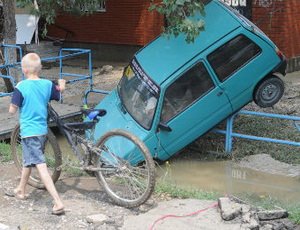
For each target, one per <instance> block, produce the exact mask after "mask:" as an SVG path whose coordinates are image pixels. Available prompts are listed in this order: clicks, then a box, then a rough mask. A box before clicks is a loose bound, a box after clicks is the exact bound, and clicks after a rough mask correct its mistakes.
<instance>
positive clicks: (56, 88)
mask: <svg viewBox="0 0 300 230" xmlns="http://www.w3.org/2000/svg"><path fill="white" fill-rule="evenodd" d="M57 82H58V85H56V84H54V83H52V90H51V96H50V100H56V101H59V100H60V98H61V92H63V91H64V90H65V87H66V86H65V85H66V80H64V79H59V80H58V81H57Z"/></svg>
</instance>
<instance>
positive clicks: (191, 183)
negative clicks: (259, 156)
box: [158, 159, 300, 203]
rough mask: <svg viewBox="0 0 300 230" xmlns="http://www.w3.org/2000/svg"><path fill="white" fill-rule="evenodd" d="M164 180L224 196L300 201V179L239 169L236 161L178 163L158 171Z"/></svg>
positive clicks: (182, 161)
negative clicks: (240, 195) (249, 196)
mask: <svg viewBox="0 0 300 230" xmlns="http://www.w3.org/2000/svg"><path fill="white" fill-rule="evenodd" d="M158 172H159V175H160V177H161V178H163V179H165V180H167V181H170V182H172V183H173V184H175V185H177V186H178V187H183V188H194V189H202V190H207V191H215V192H218V193H221V194H224V195H226V194H231V195H237V196H238V195H239V194H246V193H247V194H255V195H257V196H259V197H269V196H270V197H272V198H276V199H278V200H281V201H283V202H288V203H290V202H297V203H299V202H300V178H299V177H290V176H282V175H275V174H269V173H265V172H260V171H255V170H252V169H248V168H242V167H239V166H238V165H237V164H236V163H234V162H232V161H190V160H182V159H180V160H176V161H172V162H170V164H169V166H166V165H163V166H161V168H159V169H158Z"/></svg>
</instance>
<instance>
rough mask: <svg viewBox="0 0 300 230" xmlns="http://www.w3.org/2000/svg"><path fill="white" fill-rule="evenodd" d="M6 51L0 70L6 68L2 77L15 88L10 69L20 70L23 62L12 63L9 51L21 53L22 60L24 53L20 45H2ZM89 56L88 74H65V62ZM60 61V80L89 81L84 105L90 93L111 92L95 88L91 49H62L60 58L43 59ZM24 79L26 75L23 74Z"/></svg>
mask: <svg viewBox="0 0 300 230" xmlns="http://www.w3.org/2000/svg"><path fill="white" fill-rule="evenodd" d="M1 46H2V47H3V50H4V64H3V65H0V69H3V68H5V69H6V71H7V74H6V75H3V74H1V73H0V77H2V78H7V79H10V81H11V83H12V85H13V87H14V86H15V85H16V83H17V82H16V79H15V78H14V77H13V76H11V75H10V68H19V69H20V67H21V62H15V63H10V61H9V60H10V58H9V52H8V49H16V50H18V51H19V58H20V60H21V59H22V56H23V53H22V48H21V47H20V46H18V45H7V44H3V45H1ZM84 54H87V55H88V73H87V74H74V73H67V72H63V60H65V59H69V58H72V57H75V56H79V55H84ZM57 60H59V78H60V79H61V78H63V77H71V79H70V80H68V83H74V82H77V81H83V80H89V88H88V89H87V90H86V91H85V93H84V98H83V103H84V104H87V103H88V102H87V98H88V95H89V94H90V93H100V94H108V93H109V91H105V90H99V89H94V88H93V72H92V70H93V67H92V54H91V50H90V49H78V48H61V49H60V51H59V56H54V57H47V58H41V61H42V62H50V61H57ZM22 79H24V75H23V73H22ZM11 94H12V93H5V92H0V97H4V96H9V95H11Z"/></svg>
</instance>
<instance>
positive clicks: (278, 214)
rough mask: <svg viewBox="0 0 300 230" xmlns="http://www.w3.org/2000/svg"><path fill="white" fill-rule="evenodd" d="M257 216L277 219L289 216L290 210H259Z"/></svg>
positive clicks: (261, 218)
mask: <svg viewBox="0 0 300 230" xmlns="http://www.w3.org/2000/svg"><path fill="white" fill-rule="evenodd" d="M257 216H258V219H259V220H276V219H281V218H286V217H288V212H287V211H286V210H270V211H259V212H257Z"/></svg>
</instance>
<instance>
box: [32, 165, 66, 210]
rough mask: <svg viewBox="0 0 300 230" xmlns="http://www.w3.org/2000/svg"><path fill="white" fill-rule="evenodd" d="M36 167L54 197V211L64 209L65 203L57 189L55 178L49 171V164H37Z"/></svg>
mask: <svg viewBox="0 0 300 230" xmlns="http://www.w3.org/2000/svg"><path fill="white" fill-rule="evenodd" d="M36 168H37V170H38V172H39V174H40V177H41V179H42V181H43V183H44V185H45V187H46V189H47V190H48V192H49V193H50V195H51V196H52V198H53V200H54V207H53V211H55V210H59V209H63V208H64V205H63V203H62V201H61V199H60V197H59V195H58V193H57V190H56V188H55V186H54V183H53V180H52V178H51V176H50V174H49V172H48V169H47V165H46V164H45V163H43V164H37V165H36Z"/></svg>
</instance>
